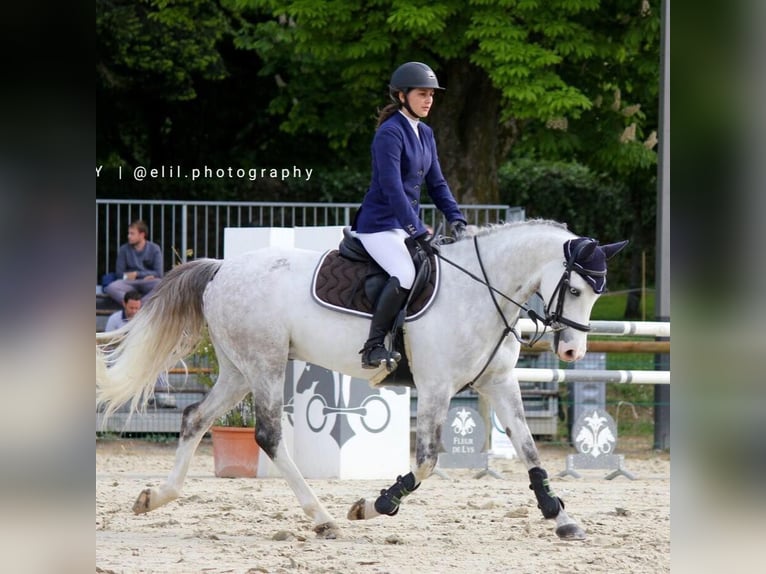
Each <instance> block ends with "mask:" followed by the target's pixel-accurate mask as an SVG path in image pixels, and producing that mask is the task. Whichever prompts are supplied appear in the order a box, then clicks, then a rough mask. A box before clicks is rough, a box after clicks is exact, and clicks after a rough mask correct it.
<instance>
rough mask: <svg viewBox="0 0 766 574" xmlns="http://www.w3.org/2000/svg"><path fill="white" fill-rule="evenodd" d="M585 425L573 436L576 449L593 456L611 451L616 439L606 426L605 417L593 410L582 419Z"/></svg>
mask: <svg viewBox="0 0 766 574" xmlns="http://www.w3.org/2000/svg"><path fill="white" fill-rule="evenodd" d="M583 420H584V421H585V423H586V424H585V426H583V427H582V428H581V429H580V432H579V433H577V438H575V443H577V445H578V449H579V450H580V452H581V453H583V454H590V455H592V456H593V457H594V458H596V457H598V456H600V455H602V454H607V453H609V452H611V450H612V447H613V446H614V443H615V441H616V439H615V438H614V435H613V434H612V431H611V430H610V429H609V427H608V426H606V424H605V423H606V418H605V417H602V416H601V415H599V414H598V411H593V414H592V415H591V416H589V417H585V418H584V419H583Z"/></svg>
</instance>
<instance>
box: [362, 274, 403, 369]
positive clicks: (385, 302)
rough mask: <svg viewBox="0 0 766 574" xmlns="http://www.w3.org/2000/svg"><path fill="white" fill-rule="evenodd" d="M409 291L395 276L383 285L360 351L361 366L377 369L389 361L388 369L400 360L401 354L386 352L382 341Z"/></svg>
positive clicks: (392, 367)
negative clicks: (366, 337)
mask: <svg viewBox="0 0 766 574" xmlns="http://www.w3.org/2000/svg"><path fill="white" fill-rule="evenodd" d="M409 292H410V290H409V289H403V288H402V287H400V286H399V279H397V278H396V277H391V278H390V279H389V280H388V282H387V283H386V284H385V285H384V286H383V289H382V290H381V292H380V295H379V296H378V301H377V303H376V304H375V312H374V313H373V315H372V322H371V324H370V335H369V337H368V339H367V342H366V343H365V344H364V348H363V349H362V350H361V351H360V353H362V368H364V369H377V368H378V367H380V366H381V365H382V364H383V363H388V362H389V361H391V362H392V363H393V365H392V364H390V363H389V364H387V367H388V368H389V370H393V369H394V368H395V367H396V363H397V362H399V361H400V360H401V358H402V356H401V355H400V354H399V353H397V352H396V351H392V352H391V353H389V352H388V350H387V349H386V348H385V346H384V345H383V341H384V340H385V338H386V333H388V332H389V331H390V330H391V327H392V326H393V323H394V319H396V316H397V314H398V313H399V310H400V309H401V308H402V305H404V302H405V301H406V300H407V295H408V294H409Z"/></svg>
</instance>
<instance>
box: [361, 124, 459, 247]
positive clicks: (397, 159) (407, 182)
mask: <svg viewBox="0 0 766 574" xmlns="http://www.w3.org/2000/svg"><path fill="white" fill-rule="evenodd" d="M418 130H419V133H420V139H418V136H417V135H416V134H415V130H413V129H412V126H411V125H410V123H409V122H408V121H407V118H406V117H404V115H403V114H402V113H401V112H397V113H395V114H393V115H392V116H391V117H390V118H388V119H387V120H386V121H385V122H383V124H381V126H380V127H379V128H378V130H377V131H376V132H375V137H374V138H373V140H372V180H371V182H370V187H369V189H368V190H367V193H366V194H365V196H364V200H363V201H362V206H361V208H360V211H359V212H358V214H357V218H356V222H355V226H354V229H355V230H356V231H358V232H359V233H375V232H378V231H386V230H389V229H397V228H398V229H404V230H405V231H406V232H407V233H408V234H409V235H410V237H417V236H419V235H422V234H424V233H426V232H427V229H426V227H425V225H424V224H423V222H422V221H421V220H420V216H419V213H420V191H421V187H422V185H423V184H424V183H425V185H426V188H427V191H428V195H429V196H430V197H431V199H432V200H433V202H434V204H435V205H436V207H437V208H439V209H440V210H441V211H442V213H444V215H445V217H446V218H447V221H449V222H450V223H451V222H453V221H455V220H463V221H465V217H464V216H463V214H462V213H461V212H460V209H459V208H458V206H457V202H456V201H455V198H454V197H453V196H452V192H451V191H450V188H449V186H448V185H447V181H446V180H445V179H444V175H443V174H442V170H441V167H440V166H439V158H438V156H437V154H436V142H435V141H434V134H433V131H432V130H431V128H430V127H429V126H427V125H425V124H424V123H423V122H418Z"/></svg>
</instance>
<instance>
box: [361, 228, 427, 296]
mask: <svg viewBox="0 0 766 574" xmlns="http://www.w3.org/2000/svg"><path fill="white" fill-rule="evenodd" d="M356 236H357V237H358V238H359V240H360V241H361V242H362V245H364V248H365V249H366V250H367V252H368V253H369V254H370V255H371V256H372V258H373V259H374V260H375V261H376V262H377V263H378V265H380V266H381V267H382V268H383V269H384V270H385V271H386V273H388V274H389V275H390V276H391V277H396V278H397V279H399V285H401V286H402V288H404V289H411V288H412V283H413V282H414V281H415V265H414V264H413V263H412V257H411V256H410V252H409V251H408V250H407V246H406V245H405V244H404V240H405V239H407V237H408V235H407V232H406V231H404V229H389V230H388V231H378V232H377V233H357V234H356Z"/></svg>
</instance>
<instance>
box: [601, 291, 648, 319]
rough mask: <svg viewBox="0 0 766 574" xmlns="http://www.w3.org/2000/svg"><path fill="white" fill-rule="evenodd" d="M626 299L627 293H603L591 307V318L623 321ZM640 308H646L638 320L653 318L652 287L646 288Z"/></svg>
mask: <svg viewBox="0 0 766 574" xmlns="http://www.w3.org/2000/svg"><path fill="white" fill-rule="evenodd" d="M627 300H628V294H627V293H623V292H619V291H618V292H615V293H608V292H607V293H604V294H603V295H602V296H601V297H600V298H599V300H598V301H596V305H595V306H594V307H593V312H592V313H591V317H590V318H591V320H593V321H624V320H625V304H626V302H627ZM641 309H642V310H643V309H645V310H646V318H645V319H641V318H639V319H638V320H641V321H653V320H654V289H651V290H649V289H647V291H646V301H642V302H641Z"/></svg>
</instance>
